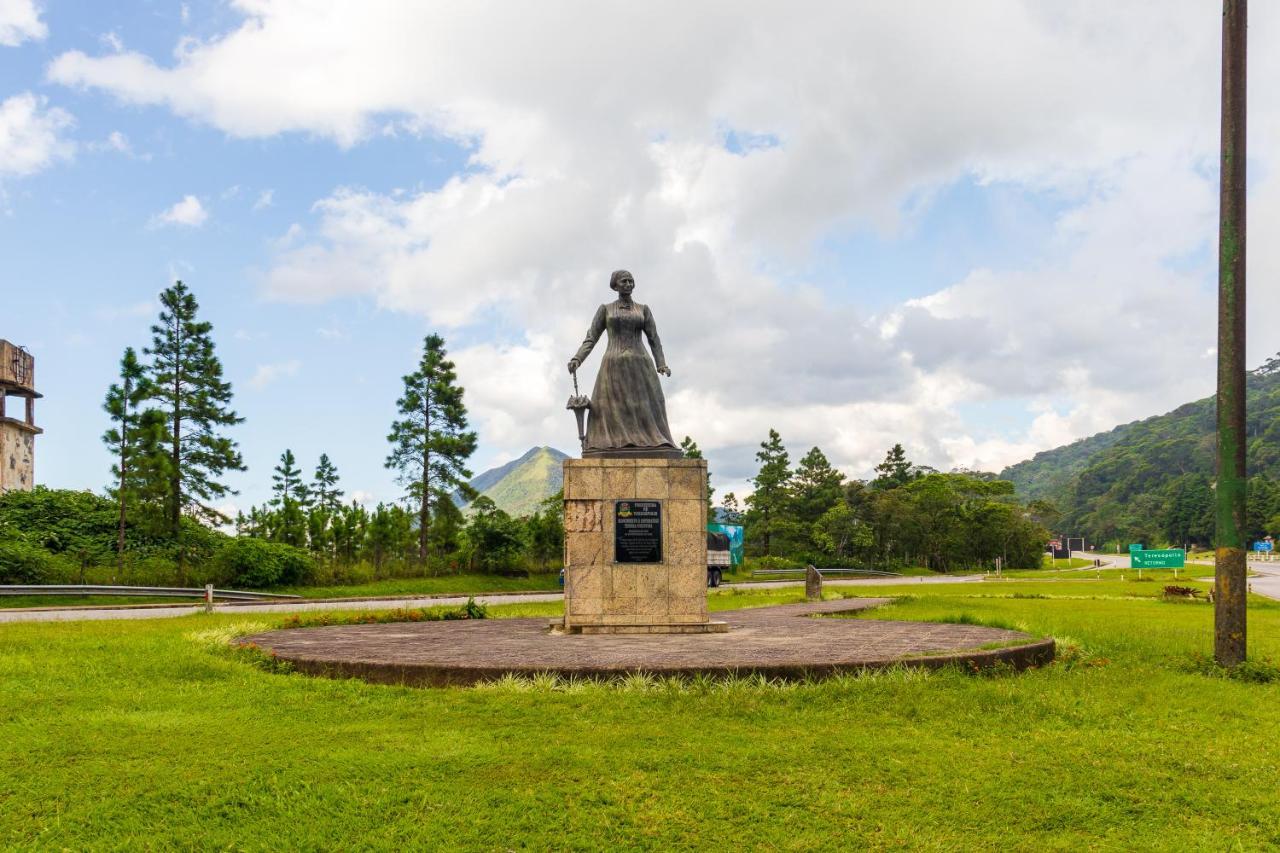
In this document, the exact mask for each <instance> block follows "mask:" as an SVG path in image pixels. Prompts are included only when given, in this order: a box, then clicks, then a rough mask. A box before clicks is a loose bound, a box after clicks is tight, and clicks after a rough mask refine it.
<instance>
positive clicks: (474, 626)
mask: <svg viewBox="0 0 1280 853" xmlns="http://www.w3.org/2000/svg"><path fill="white" fill-rule="evenodd" d="M887 601H889V599H884V598H878V599H877V598H863V599H845V600H842V601H824V602H818V603H813V604H792V605H785V606H781V607H758V608H751V609H746V610H730V611H723V612H720V613H716V614H715V618H716V619H723V620H724V621H726V622H728V623H729V628H730V629H729V631H728V632H727V633H723V634H660V635H654V634H626V635H616V634H614V635H563V634H552V633H551V632H550V631H549V630H548V629H547V620H546V619H545V618H544V619H479V620H475V621H454V622H402V623H392V624H386V625H343V626H332V627H323V628H294V629H285V630H279V631H268V632H266V633H263V634H258V635H255V636H253V637H246V638H245V639H244V640H243V642H246V643H248V642H252V643H255V644H257V645H258V646H261V647H262V648H264V649H268V650H270V651H272V652H274V653H275V654H276V655H277V656H278V657H280V658H282V659H284V660H287V661H289V662H291V663H293V664H294V665H295V666H296V667H297V668H298V669H300V670H302V671H304V672H308V673H311V674H314V675H325V676H334V677H357V678H363V679H365V680H368V681H375V682H379V683H391V684H415V685H428V686H443V685H451V684H475V683H477V682H481V681H487V680H492V679H494V678H498V677H500V676H502V675H505V674H509V673H515V674H522V675H531V674H535V673H546V672H551V673H557V674H561V675H567V676H605V677H613V676H618V675H624V674H627V673H633V672H648V673H653V674H657V675H670V674H694V673H714V674H727V673H739V674H747V673H762V674H765V675H768V676H770V677H797V676H812V675H830V674H833V673H836V672H842V671H858V670H865V669H876V668H882V667H887V666H892V665H894V664H905V665H909V666H920V667H938V666H943V665H945V664H951V663H958V664H961V665H972V666H990V665H992V664H993V663H995V662H997V661H1005V662H1007V663H1009V664H1011V665H1013V666H1018V667H1024V666H1027V665H1030V664H1033V663H1034V664H1039V663H1045V662H1047V661H1050V660H1052V659H1053V649H1054V647H1053V640H1051V639H1037V638H1034V637H1031V636H1029V635H1027V634H1023V633H1020V632H1018V631H1007V630H1003V629H999V628H984V627H981V626H977V625H943V624H938V623H933V622H888V621H879V620H863V619H819V618H807V617H811V616H813V615H815V614H829V613H837V612H844V611H851V610H860V609H865V608H869V607H876V606H878V605H880V604H884V603H885V602H887ZM997 643H999V644H1012V645H1006V646H1005V647H1003V648H998V649H990V648H988V649H982V648H981V647H982V646H988V645H991V644H997Z"/></svg>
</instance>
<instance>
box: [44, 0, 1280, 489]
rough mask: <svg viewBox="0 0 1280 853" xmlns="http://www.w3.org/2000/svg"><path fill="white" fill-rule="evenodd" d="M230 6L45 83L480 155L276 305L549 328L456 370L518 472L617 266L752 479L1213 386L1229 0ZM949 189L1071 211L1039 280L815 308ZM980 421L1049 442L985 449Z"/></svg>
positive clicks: (296, 231)
mask: <svg viewBox="0 0 1280 853" xmlns="http://www.w3.org/2000/svg"><path fill="white" fill-rule="evenodd" d="M236 5H237V8H238V9H239V10H240V12H241V13H242V14H243V16H244V21H243V24H242V25H240V26H238V27H237V28H235V29H234V30H232V31H230V32H228V33H226V34H225V35H223V36H222V37H219V38H214V39H212V40H209V41H203V42H186V43H184V44H183V45H182V46H181V47H180V49H179V50H178V51H177V52H176V54H175V58H174V59H173V60H172V61H171V62H170V63H167V64H163V65H162V64H159V63H157V62H156V61H155V60H153V59H152V58H151V57H148V56H145V55H143V54H140V53H136V52H126V53H122V54H117V55H106V56H100V57H90V56H87V55H85V54H84V53H81V52H77V51H73V52H68V53H64V54H62V55H61V56H59V57H58V58H57V59H56V60H55V61H54V63H53V64H52V65H51V66H50V70H49V77H50V79H51V80H53V81H55V82H59V83H62V84H65V85H69V86H77V87H87V88H97V89H101V90H104V91H107V92H109V93H111V94H113V95H114V96H116V97H117V98H119V99H120V100H122V101H124V102H127V103H136V104H163V105H167V106H168V107H169V108H170V109H171V110H173V111H174V112H175V113H177V114H179V115H183V116H187V117H190V118H191V119H193V120H196V121H200V122H203V123H208V124H210V125H213V126H215V127H218V128H220V129H222V130H223V131H225V132H226V133H228V134H230V135H232V136H237V137H264V136H271V135H274V134H279V133H287V132H297V133H303V134H309V135H317V136H321V137H327V138H329V139H332V140H334V141H335V142H336V143H337V144H339V145H342V146H350V145H355V144H358V143H359V142H360V141H361V140H363V139H365V138H367V137H369V136H371V135H373V134H375V133H379V132H383V131H384V130H385V129H386V128H388V127H394V128H395V132H396V133H418V134H433V135H436V136H439V137H444V138H447V139H451V140H454V141H456V142H457V143H458V144H459V145H462V146H464V147H466V148H467V150H468V151H469V152H470V157H471V163H470V168H469V169H468V170H466V171H465V172H463V173H461V174H459V175H456V176H454V177H453V178H452V179H450V180H448V181H447V182H446V183H445V184H444V185H443V186H440V187H434V188H428V189H423V190H418V191H410V192H403V193H379V192H371V191H369V190H365V189H362V188H359V187H343V188H336V189H334V191H333V192H332V193H330V194H329V195H328V196H327V197H325V198H322V199H320V200H319V201H317V202H316V204H315V206H314V211H313V213H314V216H313V219H312V221H309V222H307V223H306V227H305V228H304V227H303V226H301V225H297V224H295V225H292V226H291V227H290V229H289V232H288V233H287V234H286V235H285V236H284V238H283V239H281V240H280V241H279V242H278V244H277V247H276V252H277V254H276V258H275V263H274V264H273V265H272V266H271V267H270V269H269V270H268V271H267V273H266V274H265V276H264V286H265V288H266V291H267V293H268V295H270V296H272V297H274V298H277V299H281V300H288V301H310V302H321V301H324V300H327V299H331V298H333V297H336V296H341V295H350V294H359V295H367V296H369V297H371V298H373V299H374V300H376V301H377V302H378V304H379V305H381V306H382V307H385V308H388V309H392V310H398V311H407V312H414V313H418V314H421V315H423V316H424V317H425V318H426V319H427V320H428V321H429V322H430V323H431V324H432V325H433V326H435V327H437V328H441V329H443V330H445V331H449V330H455V329H467V331H471V329H470V328H469V327H472V326H475V325H476V324H480V323H489V322H490V321H493V320H495V319H496V320H497V321H498V322H497V324H495V325H497V326H500V327H502V328H522V329H527V330H529V331H528V332H527V334H524V335H523V336H520V335H517V336H516V337H514V338H512V337H510V336H508V337H506V338H503V339H498V340H492V341H490V342H488V343H483V344H472V345H470V346H464V347H461V348H459V349H458V350H457V352H456V353H455V360H456V361H457V363H458V369H459V372H460V375H461V376H462V377H463V379H464V384H465V385H466V387H467V388H468V405H469V406H470V407H471V408H472V411H473V414H474V416H475V419H476V422H477V423H478V424H480V425H481V427H482V430H483V437H484V439H485V441H486V442H487V443H490V444H492V445H496V446H497V448H498V450H497V452H505V451H508V450H509V451H514V452H519V451H520V450H522V449H523V448H524V447H528V446H529V445H530V444H534V443H544V442H545V441H546V439H547V436H548V435H557V436H560V437H561V438H560V439H559V440H558V443H559V444H560V445H561V446H562V447H565V445H566V444H569V445H570V446H569V447H565V449H571V445H572V437H573V433H572V427H571V426H570V424H571V418H570V417H569V415H568V414H567V413H566V412H564V411H563V410H562V409H560V408H559V397H560V396H567V393H568V389H567V382H568V379H567V376H566V375H565V372H564V366H563V362H564V361H565V360H566V359H567V358H568V356H569V355H570V354H571V353H572V352H573V350H574V348H575V347H576V345H577V343H578V341H579V340H580V339H581V335H582V332H583V330H584V329H585V328H586V325H587V322H588V320H589V318H590V315H591V311H592V309H593V308H594V305H595V303H596V302H598V301H604V300H606V299H607V298H609V297H610V294H609V293H608V291H607V290H606V289H605V287H604V284H605V282H606V281H607V278H608V273H609V271H610V270H611V269H613V268H614V267H617V266H629V267H631V268H632V269H633V271H634V272H635V273H636V275H637V279H638V283H639V286H640V288H639V290H638V291H637V298H639V299H640V300H641V301H644V302H648V303H649V304H650V305H651V306H652V307H653V309H654V312H655V315H656V317H657V320H658V324H659V328H660V329H661V331H662V334H663V337H664V340H665V341H666V343H667V344H668V351H669V356H670V361H671V364H672V367H673V368H674V370H675V375H674V376H673V377H672V379H671V380H670V381H669V382H666V380H664V382H665V383H666V387H667V389H668V404H669V405H668V409H669V411H670V413H671V418H672V427H673V431H674V432H676V433H678V434H684V433H688V434H691V435H693V436H694V437H695V438H696V439H697V440H698V442H699V444H700V445H702V446H703V448H704V449H705V450H708V451H710V455H711V457H712V462H713V464H714V465H715V466H716V467H718V468H719V469H720V470H722V471H723V472H724V473H725V476H726V477H727V478H729V479H730V481H732V478H733V477H734V476H738V474H735V472H738V473H741V472H743V471H745V470H746V469H747V468H748V467H750V466H751V465H753V462H752V460H751V454H752V453H753V452H754V445H755V443H756V442H757V441H758V440H760V439H762V438H764V436H765V434H766V432H767V430H768V428H769V427H770V426H776V427H777V428H779V429H780V430H781V431H782V432H783V436H784V438H785V439H786V440H787V441H788V443H789V444H791V445H792V446H793V447H796V448H802V449H803V448H807V447H808V446H811V445H812V444H819V445H821V446H822V447H823V448H824V449H826V450H827V451H828V454H829V455H830V456H831V457H832V459H833V460H835V461H836V462H837V463H839V464H841V465H842V466H844V467H845V469H846V470H847V471H848V472H849V473H855V474H863V473H865V472H866V471H867V470H868V469H869V468H870V466H871V465H873V464H874V463H875V462H877V461H879V459H880V457H881V456H882V455H883V452H884V449H885V448H886V447H888V446H889V445H891V444H892V443H894V442H895V441H903V442H904V443H906V444H908V445H909V446H910V447H912V448H913V450H912V455H913V457H914V458H916V459H917V461H922V462H926V463H930V464H934V465H937V466H938V467H943V468H947V467H951V465H953V464H964V465H974V466H979V467H986V468H992V467H999V466H1000V465H1002V464H1005V463H1007V462H1012V461H1016V459H1017V458H1020V457H1021V456H1025V455H1026V454H1028V453H1029V452H1031V451H1032V450H1034V449H1038V448H1040V447H1043V446H1048V444H1049V443H1059V442H1061V441H1064V440H1067V439H1069V438H1073V437H1078V436H1079V435H1081V434H1084V433H1085V432H1086V431H1092V430H1096V429H1099V428H1103V427H1106V426H1109V425H1111V424H1114V423H1115V422H1117V421H1118V420H1126V419H1129V418H1132V417H1137V416H1139V415H1143V414H1149V413H1152V412H1154V411H1159V410H1161V408H1162V407H1170V406H1173V405H1176V404H1177V403H1179V402H1182V401H1184V400H1186V399H1189V398H1191V397H1194V396H1198V395H1200V394H1203V393H1206V392H1207V391H1208V390H1209V388H1210V386H1211V383H1212V374H1211V372H1210V371H1208V370H1207V369H1206V367H1205V363H1204V360H1203V358H1202V357H1201V356H1202V353H1203V351H1204V349H1205V347H1206V346H1208V345H1211V344H1212V335H1211V329H1210V325H1209V324H1211V322H1212V305H1211V300H1212V294H1211V290H1210V289H1209V288H1208V287H1206V284H1207V282H1209V281H1211V276H1212V270H1211V269H1205V268H1204V267H1205V265H1204V264H1203V263H1199V262H1188V260H1187V259H1188V258H1193V259H1194V258H1196V257H1198V256H1203V255H1205V254H1206V253H1207V254H1209V255H1211V254H1212V246H1211V242H1210V241H1211V238H1212V234H1213V228H1214V203H1215V202H1214V182H1215V180H1216V177H1215V176H1214V175H1213V171H1214V168H1215V160H1214V157H1215V146H1216V142H1217V132H1218V131H1217V71H1218V60H1217V51H1218V24H1219V20H1220V19H1219V13H1218V10H1216V9H1215V8H1213V7H1212V6H1211V5H1206V4H1202V3H1196V2H1189V0H1187V1H1186V2H1176V3H1165V4H1161V5H1160V14H1159V15H1153V14H1151V11H1152V10H1151V8H1150V7H1146V6H1143V5H1141V4H1135V5H1125V4H1111V3H1102V2H1092V3H1089V2H1086V3H1077V4H1070V5H1061V4H1058V5H1045V4H1041V3H1036V2H1016V0H1004V2H994V1H993V2H989V3H967V4H934V5H930V6H929V7H928V8H921V7H916V6H912V5H910V4H883V3H875V2H866V3H852V2H851V3H840V4H832V5H830V6H827V7H825V8H820V7H816V6H815V7H807V9H806V14H803V15H797V14H795V13H794V10H792V9H789V8H786V7H784V6H783V5H781V4H774V3H764V2H760V3H746V4H745V5H744V4H739V5H738V6H735V7H734V10H733V13H732V14H726V13H724V12H723V11H722V10H720V9H718V8H716V7H714V6H710V5H707V4H694V5H690V4H680V3H675V2H670V3H665V4H664V3H658V4H656V5H655V4H645V5H643V6H639V7H636V6H633V7H619V6H614V5H606V4H586V5H583V4H579V3H571V2H567V0H566V2H562V3H559V4H556V3H551V4H537V5H519V4H517V5H514V6H509V7H504V9H503V11H502V14H501V15H500V16H497V15H491V14H484V13H483V12H482V11H480V12H477V11H475V8H476V7H471V6H467V7H457V8H449V7H444V6H440V5H432V4H424V5H412V4H410V5H406V4H403V3H396V2H393V0H382V2H368V3H363V4H360V5H359V7H356V6H351V5H348V4H341V3H335V4H328V5H326V4H323V3H307V4H301V3H296V2H290V0H252V2H250V0H241V2H239V3H237V4H236ZM1254 11H1255V14H1254V16H1253V20H1252V22H1251V24H1252V26H1251V39H1252V40H1253V41H1254V42H1255V44H1268V43H1271V42H1272V41H1274V40H1275V38H1276V37H1277V36H1278V35H1280V11H1277V10H1274V9H1273V8H1272V7H1271V6H1269V5H1268V6H1261V7H1258V8H1255V10H1254ZM620 34H625V38H621V37H620ZM960 34H963V36H961V35H960ZM624 45H625V46H624ZM708 45H714V46H715V48H714V49H708ZM1151 45H1160V48H1161V49H1160V50H1159V51H1158V52H1153V51H1152V50H1151ZM1276 55H1280V53H1278V52H1275V51H1265V50H1262V51H1255V52H1254V54H1253V57H1252V59H1253V61H1254V67H1253V68H1252V69H1251V71H1252V73H1253V76H1254V77H1255V79H1262V80H1266V79H1274V78H1280V60H1277V59H1276V58H1275V56H1276ZM280 68H287V69H289V72H288V73H287V74H281V73H279V69H280ZM1278 115H1280V111H1277V109H1276V107H1275V104H1274V102H1273V101H1267V100H1265V99H1263V100H1261V101H1260V102H1259V103H1258V104H1257V105H1256V106H1255V109H1254V112H1253V113H1252V114H1251V116H1250V124H1251V129H1252V131H1253V133H1254V137H1253V139H1254V140H1255V142H1256V144H1255V145H1254V147H1253V149H1252V151H1251V162H1253V161H1254V160H1256V162H1257V163H1258V164H1259V165H1261V166H1262V169H1261V172H1262V174H1263V175H1264V177H1263V179H1262V182H1261V183H1260V184H1259V185H1258V186H1257V187H1256V188H1255V190H1254V192H1255V195H1256V197H1257V203H1256V204H1255V206H1254V208H1253V211H1254V215H1255V216H1256V217H1257V218H1256V219H1255V220H1254V221H1253V222H1251V231H1253V233H1266V232H1264V231H1259V230H1258V226H1257V225H1256V224H1255V223H1257V222H1261V223H1264V225H1265V224H1270V225H1275V226H1277V227H1280V178H1276V177H1275V175H1276V174H1277V169H1276V166H1277V160H1280V149H1278V148H1277V145H1278V144H1280V143H1277V142H1276V141H1275V140H1277V139H1280V133H1277V132H1276V131H1277V130H1280V119H1278V118H1277V116H1278ZM731 135H733V136H735V137H736V136H737V135H747V136H752V137H757V138H767V139H768V140H769V144H766V145H747V146H745V147H743V146H733V145H729V144H727V141H728V139H729V137H730V136H731ZM957 181H976V182H978V183H980V184H986V185H988V186H990V185H995V184H1000V185H1005V186H1008V187H1009V188H1010V189H1011V191H1012V192H1015V193H1029V192H1033V193H1039V194H1043V195H1044V196H1046V197H1049V198H1052V199H1053V200H1054V203H1055V204H1056V205H1061V206H1063V207H1064V208H1065V210H1066V212H1065V213H1064V214H1063V215H1062V216H1061V218H1060V220H1059V221H1058V222H1057V223H1056V225H1055V227H1054V228H1053V230H1052V235H1051V237H1050V239H1049V241H1048V242H1047V243H1045V244H1044V245H1038V246H1035V247H1033V248H1032V251H1030V252H1028V255H1029V258H1030V259H1029V260H1027V261H1025V262H1022V263H1020V264H1019V265H1018V266H1017V267H1013V268H1009V267H998V266H995V265H975V266H974V268H972V269H969V270H962V271H960V272H959V273H957V274H954V275H953V276H952V277H951V279H950V280H949V281H947V282H945V285H946V286H943V287H941V288H934V290H935V292H933V293H932V294H930V295H928V296H926V297H923V298H920V299H915V300H910V301H905V302H903V303H902V304H899V305H896V306H894V307H892V308H890V309H887V310H882V311H879V312H878V313H873V312H870V311H866V310H861V309H859V308H858V307H856V306H855V305H852V304H850V300H849V299H848V298H844V297H843V296H842V295H841V294H838V293H837V294H832V293H831V292H830V291H822V290H819V289H816V288H814V287H809V286H806V285H805V284H804V280H805V275H804V273H805V270H806V269H807V268H808V267H807V265H808V263H809V262H810V260H811V254H810V253H811V251H812V249H813V247H814V245H815V244H816V243H818V242H820V241H822V240H824V239H828V238H834V239H840V238H843V237H848V236H849V235H851V234H859V233H862V232H865V231H867V230H874V231H876V232H878V233H879V234H880V235H882V236H884V237H886V238H891V237H892V236H893V235H895V234H899V233H903V232H905V231H907V230H909V229H911V228H913V227H915V225H916V219H917V217H918V216H919V215H920V212H921V211H924V210H928V208H929V204H930V201H931V199H932V198H933V197H934V196H935V195H936V194H937V193H938V192H939V191H940V190H942V189H945V188H947V187H948V186H951V185H953V184H955V183H956V182H957ZM255 207H257V205H255ZM991 227H992V228H995V227H996V226H994V225H992V226H991ZM1011 231H1012V233H1017V231H1016V229H1011ZM1272 242H1274V241H1272ZM1251 250H1252V251H1251V255H1250V270H1251V274H1252V275H1254V276H1255V279H1254V280H1255V281H1257V280H1261V279H1258V278H1256V276H1257V274H1258V271H1263V272H1264V274H1271V273H1275V274H1280V248H1277V247H1273V246H1272V245H1270V244H1265V243H1262V241H1255V243H1254V244H1253V245H1252V246H1251ZM1211 266H1212V264H1211V263H1210V264H1209V267H1211ZM857 274H858V273H857V267H856V266H855V267H854V268H853V272H852V273H851V275H855V276H856V275H857ZM1272 277H1274V276H1272ZM1268 280H1269V279H1268ZM860 284H862V285H863V287H864V289H869V287H868V283H860ZM1270 290H1271V291H1274V288H1271V289H1270ZM917 292H919V291H917ZM1260 299H1261V300H1263V301H1264V302H1265V303H1266V304H1268V305H1271V304H1272V303H1275V304H1274V305H1273V307H1274V308H1275V309H1276V310H1280V295H1275V296H1273V295H1271V293H1270V292H1267V293H1264V294H1262V295H1261V296H1260ZM882 304H883V303H882ZM491 328H492V327H491ZM475 339H477V338H476V336H475V335H471V336H470V337H468V340H475ZM1258 340H1262V341H1264V342H1265V341H1266V340H1267V338H1266V336H1265V335H1264V336H1262V337H1261V338H1258ZM1258 345H1259V344H1255V346H1258ZM1264 345H1265V344H1264ZM598 361H599V354H597V355H596V356H594V358H593V362H592V363H590V364H589V365H588V367H587V370H586V372H585V373H584V378H587V376H589V375H590V374H592V373H594V369H595V368H594V365H596V364H598ZM583 390H584V391H587V390H588V389H583ZM972 401H982V402H1000V401H1005V402H1008V403H1011V404H1013V405H1014V406H1015V407H1017V408H1019V409H1020V412H1021V415H1022V422H1021V424H1020V425H1018V426H1015V427H1012V428H1005V429H1003V430H994V429H990V428H988V425H987V424H985V423H983V422H982V421H981V419H980V416H979V420H977V421H975V420H974V416H971V415H966V414H964V406H965V405H966V404H968V403H971V402H972ZM566 436H567V440H566V438H565V437H566ZM678 437H679V435H677V438H678Z"/></svg>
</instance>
